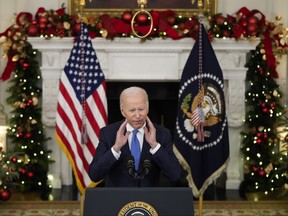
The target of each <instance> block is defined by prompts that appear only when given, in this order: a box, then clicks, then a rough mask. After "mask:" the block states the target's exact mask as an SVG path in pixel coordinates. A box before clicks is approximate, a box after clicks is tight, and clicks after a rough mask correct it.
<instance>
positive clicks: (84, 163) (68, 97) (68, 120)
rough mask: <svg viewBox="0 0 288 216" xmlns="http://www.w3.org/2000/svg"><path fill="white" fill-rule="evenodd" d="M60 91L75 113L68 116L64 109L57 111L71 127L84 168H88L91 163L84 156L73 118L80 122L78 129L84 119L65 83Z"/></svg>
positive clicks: (68, 126)
mask: <svg viewBox="0 0 288 216" xmlns="http://www.w3.org/2000/svg"><path fill="white" fill-rule="evenodd" d="M60 92H61V93H62V95H63V97H64V98H65V100H66V102H67V104H69V106H70V108H71V110H72V112H73V114H74V115H73V116H67V115H66V113H65V112H64V110H62V112H60V111H58V110H57V111H58V112H59V114H60V116H61V118H62V119H63V122H65V124H66V126H67V128H68V129H69V131H70V132H71V134H72V138H73V140H74V142H75V144H76V148H77V154H78V157H80V158H81V160H82V162H83V166H84V169H85V170H88V167H89V164H88V162H87V160H86V157H84V154H83V149H82V146H81V144H80V143H79V142H78V140H77V134H76V132H75V129H74V127H73V124H72V122H71V119H72V118H75V120H76V122H77V124H78V130H80V129H79V128H80V126H79V125H80V124H81V122H82V121H81V119H80V118H79V116H78V113H77V111H76V107H75V105H74V103H73V101H72V99H71V97H70V94H68V92H67V90H66V88H65V86H64V85H60ZM58 108H60V105H59V107H58ZM61 109H62V107H61ZM61 114H62V115H61ZM67 145H70V143H67ZM73 159H75V158H73Z"/></svg>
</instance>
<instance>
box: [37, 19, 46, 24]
mask: <svg viewBox="0 0 288 216" xmlns="http://www.w3.org/2000/svg"><path fill="white" fill-rule="evenodd" d="M38 22H39V23H44V24H45V23H47V22H48V19H47V18H46V17H39V19H38Z"/></svg>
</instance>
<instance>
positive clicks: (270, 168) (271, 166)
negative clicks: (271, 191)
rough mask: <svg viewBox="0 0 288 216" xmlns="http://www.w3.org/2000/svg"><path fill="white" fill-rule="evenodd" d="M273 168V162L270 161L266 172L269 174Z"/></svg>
mask: <svg viewBox="0 0 288 216" xmlns="http://www.w3.org/2000/svg"><path fill="white" fill-rule="evenodd" d="M272 170H273V164H272V163H270V164H268V166H267V167H266V168H265V172H266V173H267V174H268V175H269V174H270V172H271V171H272Z"/></svg>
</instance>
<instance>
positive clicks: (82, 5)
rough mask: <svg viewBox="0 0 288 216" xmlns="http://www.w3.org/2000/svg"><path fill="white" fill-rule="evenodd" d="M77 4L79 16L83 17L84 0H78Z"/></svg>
mask: <svg viewBox="0 0 288 216" xmlns="http://www.w3.org/2000/svg"><path fill="white" fill-rule="evenodd" d="M79 5H80V15H81V18H82V17H83V11H84V7H85V5H86V2H85V0H80V2H79Z"/></svg>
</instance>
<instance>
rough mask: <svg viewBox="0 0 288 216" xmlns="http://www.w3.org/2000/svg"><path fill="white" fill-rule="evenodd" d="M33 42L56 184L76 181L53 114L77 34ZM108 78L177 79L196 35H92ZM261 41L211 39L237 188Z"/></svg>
mask: <svg viewBox="0 0 288 216" xmlns="http://www.w3.org/2000/svg"><path fill="white" fill-rule="evenodd" d="M28 40H29V42H30V43H31V44H32V46H33V48H35V49H38V51H40V52H41V54H42V55H41V56H42V57H41V60H40V62H41V73H42V79H43V83H42V85H43V86H42V88H43V98H42V107H43V117H42V118H43V123H44V124H45V125H46V130H47V135H48V136H50V137H51V138H52V139H51V141H50V143H49V149H51V150H52V158H53V159H54V160H55V163H54V164H52V165H51V166H50V174H51V181H52V185H53V187H54V188H60V187H61V185H71V184H72V183H73V178H72V172H71V167H70V164H69V162H68V160H67V159H66V157H65V155H64V154H63V152H62V150H61V149H60V148H59V145H58V144H57V143H56V141H55V116H56V106H57V94H58V84H59V79H60V75H61V72H62V70H63V68H64V65H65V64H66V62H67V60H68V57H69V55H70V51H71V49H72V46H73V38H62V39H59V38H53V39H49V40H45V39H43V38H29V39H28ZM92 41H93V46H94V48H95V50H96V54H97V56H98V58H99V61H100V64H101V67H102V69H103V71H104V73H105V78H106V80H107V81H120V82H123V81H124V82H135V81H137V82H139V81H144V82H155V81H157V82H159V81H160V82H171V81H179V80H180V78H181V73H182V70H183V67H184V65H185V63H186V60H187V58H188V55H189V53H190V51H191V49H192V47H193V44H194V40H192V39H190V38H185V39H181V40H172V39H165V40H164V39H160V38H155V39H152V40H147V41H146V42H144V43H141V42H140V40H139V39H138V38H134V39H131V38H115V39H114V40H113V41H111V40H106V39H104V38H96V39H93V40H92ZM256 45H257V42H254V43H251V42H249V41H246V40H245V41H244V40H243V41H235V40H234V39H216V40H215V41H214V42H212V46H213V48H214V50H215V53H216V56H217V58H218V61H219V63H220V66H221V68H222V71H223V75H224V80H225V97H226V107H227V110H226V112H227V116H228V124H229V142H230V162H229V166H228V169H227V181H226V188H227V189H238V187H239V184H240V182H241V180H242V178H243V175H242V173H243V171H242V159H241V155H240V142H241V141H240V131H241V129H242V127H243V119H244V118H245V103H244V100H245V77H246V71H247V68H245V67H244V65H245V63H246V54H247V53H248V52H249V50H252V49H254V48H255V46H256Z"/></svg>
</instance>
